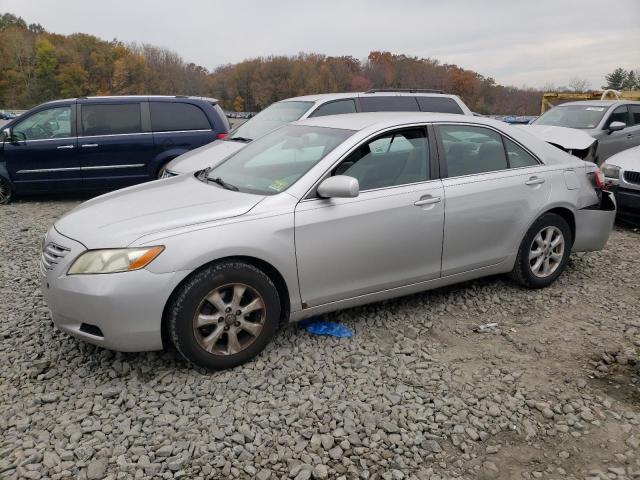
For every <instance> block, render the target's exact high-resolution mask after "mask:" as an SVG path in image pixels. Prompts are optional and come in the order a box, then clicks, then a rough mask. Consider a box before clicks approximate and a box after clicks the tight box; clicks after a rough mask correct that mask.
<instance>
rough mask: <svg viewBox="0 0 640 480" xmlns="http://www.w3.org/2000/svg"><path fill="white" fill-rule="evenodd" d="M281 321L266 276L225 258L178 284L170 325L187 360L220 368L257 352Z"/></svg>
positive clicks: (278, 309) (229, 365)
mask: <svg viewBox="0 0 640 480" xmlns="http://www.w3.org/2000/svg"><path fill="white" fill-rule="evenodd" d="M279 321H280V299H279V296H278V291H277V289H276V287H275V285H274V284H273V282H272V281H271V280H270V279H269V277H268V276H267V275H265V274H264V273H263V272H262V271H260V270H258V269H257V268H255V267H254V266H252V265H249V264H246V263H242V262H224V263H220V264H216V265H212V266H210V267H207V268H205V269H204V270H202V271H200V272H198V273H197V274H196V275H194V276H193V277H192V278H190V279H189V280H188V281H187V282H186V283H185V284H184V285H183V286H182V287H181V288H180V290H179V291H178V292H177V295H176V297H175V300H174V301H173V304H172V305H171V307H170V309H169V317H168V327H169V333H170V334H171V338H172V340H173V343H174V345H175V347H176V349H177V350H178V351H179V352H180V353H181V354H182V355H183V356H184V357H185V358H186V359H187V360H189V361H190V362H192V363H194V364H195V365H198V366H200V367H204V368H206V369H209V370H221V369H224V368H231V367H235V366H237V365H240V364H242V363H245V362H246V361H248V360H250V359H252V358H253V357H255V356H256V355H258V354H259V353H260V352H261V351H262V349H264V347H265V346H266V345H267V344H268V343H269V341H270V340H271V338H272V337H273V335H274V334H275V332H276V330H277V328H278V324H279Z"/></svg>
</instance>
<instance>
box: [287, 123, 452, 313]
mask: <svg viewBox="0 0 640 480" xmlns="http://www.w3.org/2000/svg"><path fill="white" fill-rule="evenodd" d="M429 143H430V142H429V139H428V138H427V135H426V128H424V127H414V128H411V129H403V130H398V131H394V132H389V133H385V134H382V135H380V136H378V137H377V138H375V139H373V140H370V141H366V142H364V143H363V144H362V145H360V146H359V147H357V148H356V149H355V150H354V151H353V152H352V153H350V154H349V155H348V156H347V157H346V158H345V159H344V161H342V162H341V163H340V164H339V165H338V166H337V167H335V168H334V169H333V170H332V171H331V175H348V176H352V177H354V178H357V179H358V181H359V183H360V194H359V196H358V197H356V198H329V199H324V198H318V197H317V196H312V198H308V199H306V200H303V201H302V202H300V203H299V204H298V206H297V208H296V213H295V241H296V256H297V261H298V275H299V280H300V291H301V297H302V301H303V302H305V303H306V304H307V305H308V306H309V307H313V306H317V305H322V304H325V303H330V302H334V301H338V300H343V299H347V298H351V297H355V296H359V295H366V294H368V293H374V292H377V291H381V290H385V289H390V288H395V287H400V286H403V285H408V284H412V283H417V282H421V281H426V280H431V279H435V278H438V277H439V276H440V261H441V249H442V228H443V222H444V202H443V187H442V183H441V181H440V180H438V179H432V178H434V176H432V175H431V169H430V157H431V155H430V154H429Z"/></svg>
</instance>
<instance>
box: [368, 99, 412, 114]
mask: <svg viewBox="0 0 640 480" xmlns="http://www.w3.org/2000/svg"><path fill="white" fill-rule="evenodd" d="M360 106H361V107H362V111H363V112H419V111H420V108H419V107H418V102H416V99H415V97H403V96H389V97H383V96H375V97H360Z"/></svg>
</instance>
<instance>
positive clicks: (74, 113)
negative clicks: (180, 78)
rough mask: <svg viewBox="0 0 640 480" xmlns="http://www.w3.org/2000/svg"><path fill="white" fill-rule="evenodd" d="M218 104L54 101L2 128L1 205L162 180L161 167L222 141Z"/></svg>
mask: <svg viewBox="0 0 640 480" xmlns="http://www.w3.org/2000/svg"><path fill="white" fill-rule="evenodd" d="M228 131H229V122H228V120H227V118H226V116H225V115H224V112H223V111H222V109H221V108H220V106H219V105H218V102H217V100H215V99H213V98H203V97H186V96H118V97H86V98H77V99H69V100H56V101H53V102H47V103H44V104H42V105H39V106H37V107H35V108H33V109H32V110H30V111H28V112H26V113H24V114H22V115H21V116H20V117H18V118H16V119H14V120H13V121H11V122H9V123H7V124H6V125H5V126H4V127H3V129H2V135H1V138H0V139H1V141H2V145H1V146H0V203H8V202H9V201H10V200H11V197H12V195H13V194H14V193H16V194H30V193H49V192H77V191H87V190H93V191H107V190H114V189H117V188H122V187H126V186H129V185H134V184H136V183H141V182H145V181H148V180H153V179H156V178H159V177H161V176H162V173H163V168H164V165H165V164H166V163H167V162H169V161H170V160H172V159H173V158H175V157H177V156H178V155H181V154H183V153H185V152H187V151H189V150H191V149H194V148H197V147H200V146H202V145H204V144H206V143H209V142H212V141H214V140H216V139H219V138H224V136H225V135H226V134H227V133H228Z"/></svg>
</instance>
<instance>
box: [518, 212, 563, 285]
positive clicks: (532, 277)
mask: <svg viewBox="0 0 640 480" xmlns="http://www.w3.org/2000/svg"><path fill="white" fill-rule="evenodd" d="M571 245H572V238H571V229H570V228H569V225H568V224H567V221H566V220H565V219H564V218H562V217H561V216H560V215H556V214H555V213H545V214H544V215H542V216H541V217H540V218H539V219H538V220H536V221H535V223H534V224H533V225H532V226H531V228H530V229H529V231H527V234H526V235H525V236H524V239H523V240H522V243H521V244H520V249H519V250H518V256H517V257H516V263H515V265H514V267H513V270H512V271H511V278H512V279H513V280H515V281H516V282H518V283H519V284H521V285H523V286H525V287H527V288H544V287H547V286H549V285H551V284H552V283H553V282H554V281H555V280H556V279H557V278H558V277H559V276H560V274H561V273H562V271H563V270H564V269H565V267H566V266H567V262H568V261H569V255H570V253H571Z"/></svg>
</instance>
